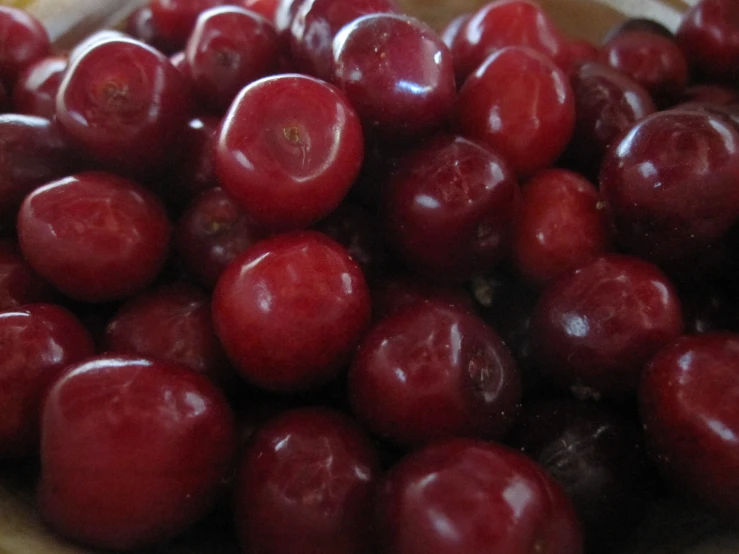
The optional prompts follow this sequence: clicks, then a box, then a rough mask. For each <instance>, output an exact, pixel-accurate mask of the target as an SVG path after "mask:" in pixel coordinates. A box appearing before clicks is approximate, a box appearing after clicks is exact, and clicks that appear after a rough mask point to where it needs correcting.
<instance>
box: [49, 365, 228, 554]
mask: <svg viewBox="0 0 739 554" xmlns="http://www.w3.org/2000/svg"><path fill="white" fill-rule="evenodd" d="M236 444H237V434H236V424H235V421H234V416H233V413H232V412H231V409H230V407H229V406H228V403H227V402H226V399H225V397H224V396H223V394H222V393H221V392H220V391H219V390H218V389H217V388H216V387H215V386H214V385H213V384H212V383H211V382H210V381H209V380H208V379H207V378H206V377H204V376H202V375H198V374H197V373H195V372H193V371H191V370H189V369H187V368H184V367H182V366H179V365H176V364H171V363H167V362H163V361H154V360H149V359H146V358H137V357H130V356H123V355H121V356H113V355H103V356H98V357H94V358H89V359H87V360H85V361H83V362H80V363H78V364H74V365H72V366H70V367H69V368H68V369H67V370H66V371H65V372H64V373H63V374H62V376H61V377H60V378H59V379H58V380H57V381H56V382H55V383H54V385H53V386H52V387H51V389H50V390H49V393H48V395H47V397H46V402H45V404H44V410H43V416H42V435H41V481H40V485H39V490H38V500H39V509H40V512H41V517H42V518H43V519H44V521H45V522H46V523H48V524H49V525H50V526H51V527H52V528H53V529H54V530H55V531H56V532H58V533H60V534H61V535H63V536H66V537H68V538H71V539H73V540H75V541H78V542H81V543H84V544H88V545H90V546H93V547H98V548H108V549H115V550H126V549H128V550H140V549H142V548H144V547H145V546H149V545H152V544H155V543H158V542H163V541H166V540H168V539H170V538H172V537H174V536H175V535H177V534H179V533H180V532H182V531H183V530H184V529H185V528H187V527H188V526H189V525H191V524H192V523H194V522H195V521H197V520H198V519H200V518H201V517H202V516H204V515H205V514H206V513H208V511H209V510H210V509H211V508H212V507H213V506H214V504H215V502H216V500H217V499H218V498H219V496H220V495H221V493H222V492H223V486H224V484H226V483H227V482H228V480H229V477H230V476H231V472H232V471H233V463H234V455H235V453H236Z"/></svg>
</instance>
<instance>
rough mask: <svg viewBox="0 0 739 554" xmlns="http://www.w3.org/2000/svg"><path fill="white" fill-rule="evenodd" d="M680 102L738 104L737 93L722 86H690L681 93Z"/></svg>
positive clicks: (738, 95)
mask: <svg viewBox="0 0 739 554" xmlns="http://www.w3.org/2000/svg"><path fill="white" fill-rule="evenodd" d="M680 100H681V102H683V103H688V102H701V103H702V102H706V103H710V104H721V105H728V104H739V91H737V90H736V89H734V88H730V87H727V86H723V85H712V84H703V85H692V86H689V87H688V88H686V89H685V90H684V91H683V94H682V97H681V99H680Z"/></svg>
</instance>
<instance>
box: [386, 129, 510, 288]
mask: <svg viewBox="0 0 739 554" xmlns="http://www.w3.org/2000/svg"><path fill="white" fill-rule="evenodd" d="M518 203H519V187H518V182H517V180H516V176H515V175H514V173H513V171H512V169H511V168H510V166H509V165H508V163H507V162H506V160H505V159H504V158H503V157H501V156H499V155H498V154H497V153H496V152H494V151H492V150H489V149H487V148H485V147H483V146H480V145H479V144H476V143H474V142H472V141H470V140H467V139H465V138H463V137H460V136H454V135H450V136H443V137H440V138H438V139H436V140H433V141H431V142H430V143H429V144H427V145H425V146H422V147H420V148H419V149H417V150H416V151H414V152H411V153H410V154H407V155H406V156H404V157H403V159H402V160H401V161H400V168H399V169H398V170H397V171H396V172H395V174H394V176H393V177H392V179H391V182H390V183H389V185H388V186H387V194H386V204H385V217H386V221H387V224H386V225H387V229H388V237H389V240H390V242H391V244H392V245H393V246H394V247H395V248H396V249H397V250H398V251H399V252H400V254H401V255H402V257H403V260H404V261H405V262H406V263H408V264H409V265H410V266H411V267H413V268H414V269H416V270H418V271H420V272H422V273H424V274H427V275H430V276H432V277H433V278H435V279H439V278H447V279H453V280H458V281H464V280H466V279H468V278H470V277H471V276H473V275H475V274H477V273H481V272H483V271H486V270H489V269H491V268H492V267H494V266H495V264H496V263H497V262H499V261H500V260H501V259H502V257H503V255H504V253H505V251H506V249H507V247H508V243H509V238H510V235H511V230H512V227H513V222H514V220H515V218H516V212H517V210H518Z"/></svg>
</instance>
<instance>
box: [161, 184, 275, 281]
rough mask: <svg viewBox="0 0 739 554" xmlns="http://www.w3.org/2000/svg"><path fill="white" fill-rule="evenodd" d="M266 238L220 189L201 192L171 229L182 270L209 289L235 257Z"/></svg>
mask: <svg viewBox="0 0 739 554" xmlns="http://www.w3.org/2000/svg"><path fill="white" fill-rule="evenodd" d="M266 236H267V233H266V232H265V231H264V230H263V229H262V228H261V227H259V226H258V225H256V224H255V223H254V222H253V221H252V220H251V219H250V218H249V217H247V216H246V214H244V213H243V212H242V211H241V209H240V208H239V207H238V206H237V205H236V204H235V203H234V202H233V200H231V199H230V198H229V197H228V195H227V194H226V193H225V192H223V190H221V189H220V188H213V189H210V190H208V191H205V192H204V193H203V194H201V195H200V196H199V197H198V198H196V199H195V200H194V201H193V202H192V204H190V206H189V207H188V208H187V210H185V213H183V214H182V216H181V217H180V219H179V221H178V222H177V227H176V228H175V235H174V241H175V243H174V244H175V249H176V251H177V253H178V254H179V257H180V260H181V261H182V263H183V264H184V266H185V270H186V271H187V272H188V273H189V274H190V275H192V276H193V277H194V278H195V279H196V280H197V281H198V282H199V283H200V284H202V285H203V286H205V287H208V288H213V287H214V286H215V285H216V282H217V281H218V278H219V277H220V276H221V273H223V270H224V269H226V266H228V265H229V264H230V263H231V262H232V261H233V260H234V259H235V258H236V257H237V256H238V255H239V254H242V253H243V252H245V251H246V250H248V249H249V248H250V247H251V246H252V245H253V244H254V243H256V242H257V241H258V240H261V239H263V238H265V237H266Z"/></svg>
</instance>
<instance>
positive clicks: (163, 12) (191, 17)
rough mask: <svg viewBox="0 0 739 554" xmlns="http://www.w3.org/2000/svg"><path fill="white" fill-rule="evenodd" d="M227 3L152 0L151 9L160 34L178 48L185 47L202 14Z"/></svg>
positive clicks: (218, 0)
mask: <svg viewBox="0 0 739 554" xmlns="http://www.w3.org/2000/svg"><path fill="white" fill-rule="evenodd" d="M225 3H226V2H225V1H224V0H152V1H151V3H150V7H151V15H152V20H153V23H154V26H155V27H156V28H157V30H158V31H159V34H160V35H161V37H162V38H163V39H164V40H166V41H167V42H168V43H170V44H172V45H173V46H174V47H175V48H177V47H181V46H184V45H185V42H186V41H187V37H189V36H190V33H191V32H192V30H193V28H194V27H195V22H196V21H197V19H198V16H199V15H200V14H201V13H202V12H204V11H205V10H207V9H210V8H215V7H216V6H221V5H223V4H225Z"/></svg>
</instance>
